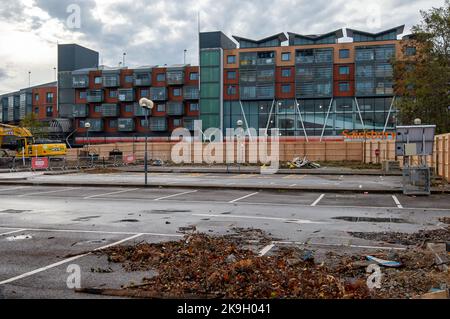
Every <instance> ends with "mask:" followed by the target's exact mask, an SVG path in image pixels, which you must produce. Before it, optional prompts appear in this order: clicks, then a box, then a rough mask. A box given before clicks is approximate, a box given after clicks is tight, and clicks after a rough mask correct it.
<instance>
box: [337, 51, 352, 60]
mask: <svg viewBox="0 0 450 319" xmlns="http://www.w3.org/2000/svg"><path fill="white" fill-rule="evenodd" d="M339 58H341V59H348V58H350V50H349V49H340V50H339Z"/></svg>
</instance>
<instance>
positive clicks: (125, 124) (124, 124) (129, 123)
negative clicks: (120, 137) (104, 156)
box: [117, 118, 135, 132]
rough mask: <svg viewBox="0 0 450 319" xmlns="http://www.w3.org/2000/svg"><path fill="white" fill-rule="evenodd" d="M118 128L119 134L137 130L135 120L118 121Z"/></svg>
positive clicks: (123, 119)
mask: <svg viewBox="0 0 450 319" xmlns="http://www.w3.org/2000/svg"><path fill="white" fill-rule="evenodd" d="M117 128H118V130H119V132H133V131H134V129H135V124H134V119H132V118H120V119H118V120H117Z"/></svg>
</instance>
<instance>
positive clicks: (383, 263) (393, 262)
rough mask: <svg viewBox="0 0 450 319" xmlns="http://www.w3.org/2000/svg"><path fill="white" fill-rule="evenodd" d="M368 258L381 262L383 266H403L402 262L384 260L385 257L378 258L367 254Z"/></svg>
mask: <svg viewBox="0 0 450 319" xmlns="http://www.w3.org/2000/svg"><path fill="white" fill-rule="evenodd" d="M367 260H369V261H373V262H376V263H377V264H379V265H381V266H383V267H391V268H399V267H401V266H402V264H401V263H399V262H397V261H389V260H383V259H380V258H376V257H373V256H367Z"/></svg>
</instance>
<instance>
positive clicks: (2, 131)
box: [0, 123, 67, 158]
mask: <svg viewBox="0 0 450 319" xmlns="http://www.w3.org/2000/svg"><path fill="white" fill-rule="evenodd" d="M6 142H7V143H6ZM1 148H7V149H10V150H14V151H15V152H16V153H15V156H16V157H18V158H28V157H62V156H65V155H66V153H67V148H66V144H64V143H42V142H39V141H35V139H34V137H33V134H32V133H31V132H30V130H29V129H27V128H25V127H19V126H13V125H8V124H1V123H0V149H1Z"/></svg>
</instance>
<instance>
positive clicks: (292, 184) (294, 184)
mask: <svg viewBox="0 0 450 319" xmlns="http://www.w3.org/2000/svg"><path fill="white" fill-rule="evenodd" d="M294 186H297V184H292V185H289V187H294Z"/></svg>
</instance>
